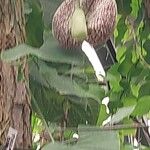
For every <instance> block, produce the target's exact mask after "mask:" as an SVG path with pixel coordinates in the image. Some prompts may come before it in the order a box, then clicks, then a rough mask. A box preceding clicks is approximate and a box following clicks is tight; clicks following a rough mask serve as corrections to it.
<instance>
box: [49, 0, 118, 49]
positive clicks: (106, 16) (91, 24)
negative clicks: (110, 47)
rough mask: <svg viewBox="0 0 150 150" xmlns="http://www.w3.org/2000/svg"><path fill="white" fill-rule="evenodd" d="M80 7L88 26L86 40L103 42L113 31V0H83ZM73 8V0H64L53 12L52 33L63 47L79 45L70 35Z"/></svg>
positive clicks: (114, 9) (114, 3)
mask: <svg viewBox="0 0 150 150" xmlns="http://www.w3.org/2000/svg"><path fill="white" fill-rule="evenodd" d="M82 7H83V10H84V12H85V15H86V21H87V22H86V23H87V28H88V37H87V39H86V40H87V41H88V42H89V43H90V44H92V45H94V46H95V45H98V44H102V43H103V42H105V41H106V40H107V39H108V38H109V37H110V36H111V34H112V32H113V31H114V27H115V22H116V15H117V7H116V2H115V0H83V2H82ZM74 9H75V0H65V1H63V2H62V4H61V5H60V6H59V8H58V9H57V11H56V12H55V14H54V17H53V21H52V25H53V34H54V36H55V38H56V39H57V40H58V42H59V44H60V45H61V46H63V47H65V48H74V47H77V46H79V45H80V42H79V41H76V40H75V39H74V38H73V37H72V36H71V29H70V25H69V22H70V17H71V16H72V14H73V12H74Z"/></svg>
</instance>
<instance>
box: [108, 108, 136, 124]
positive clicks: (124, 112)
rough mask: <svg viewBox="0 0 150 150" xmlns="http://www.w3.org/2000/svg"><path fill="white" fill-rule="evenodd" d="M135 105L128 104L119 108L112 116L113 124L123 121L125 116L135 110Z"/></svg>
mask: <svg viewBox="0 0 150 150" xmlns="http://www.w3.org/2000/svg"><path fill="white" fill-rule="evenodd" d="M134 108H135V106H128V107H123V108H120V109H118V111H117V112H116V114H114V115H113V116H112V119H111V122H110V123H111V124H115V123H119V122H120V121H122V120H123V119H124V118H125V117H128V116H129V115H130V114H131V113H132V112H133V110H134Z"/></svg>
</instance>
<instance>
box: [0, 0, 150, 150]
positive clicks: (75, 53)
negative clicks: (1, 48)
mask: <svg viewBox="0 0 150 150" xmlns="http://www.w3.org/2000/svg"><path fill="white" fill-rule="evenodd" d="M116 2H117V5H118V17H117V25H116V29H115V32H114V41H115V46H116V50H117V60H118V62H117V63H115V64H113V65H112V66H111V67H110V69H108V70H107V72H106V73H107V76H106V79H107V81H109V86H110V90H109V91H104V89H103V87H102V86H101V85H99V83H98V81H97V80H96V77H95V75H94V70H93V69H92V67H91V65H90V63H89V62H88V60H87V58H86V57H85V56H84V54H83V53H82V52H81V50H80V49H74V50H68V49H67V50H66V49H63V48H61V47H59V45H58V43H57V41H56V40H55V39H54V38H53V36H52V33H51V32H52V31H51V22H52V16H53V14H54V12H55V11H56V8H57V7H58V6H59V5H60V4H61V1H59V0H55V1H54V0H40V1H39V0H31V1H30V0H26V1H25V15H26V34H27V42H26V44H21V45H18V46H17V47H15V48H12V49H10V50H7V51H5V52H2V53H1V60H2V61H5V62H9V63H12V65H13V64H14V65H18V63H19V58H21V57H23V56H25V55H28V61H29V75H30V92H31V93H30V94H31V98H32V109H33V111H34V115H33V118H32V125H33V132H35V133H37V132H39V133H40V132H41V128H42V127H43V126H44V127H43V128H46V129H47V130H49V135H50V136H52V135H53V133H54V132H56V131H55V130H51V129H50V124H53V123H54V124H56V126H57V128H59V129H60V128H61V129H62V130H64V133H63V132H61V134H62V136H63V137H64V139H63V142H64V143H66V141H65V140H66V139H67V141H68V139H69V140H72V138H71V136H70V133H71V135H72V133H74V131H77V132H79V140H78V142H76V141H74V142H73V143H71V144H70V143H69V144H68V143H67V144H62V143H61V144H60V143H57V142H55V143H54V144H52V143H50V144H48V145H47V146H46V147H44V148H43V149H44V150H46V149H54V150H55V149H57V150H59V149H64V150H66V149H82V150H83V149H86V150H88V149H89V150H91V149H103V150H105V149H106V150H117V149H118V150H119V149H121V150H128V149H129V150H130V149H133V148H132V146H131V145H126V144H124V141H123V140H124V136H127V135H130V134H133V135H135V129H130V127H129V126H127V128H126V129H118V130H119V133H120V136H118V131H116V132H114V131H99V130H97V129H99V127H98V126H101V125H102V124H103V121H105V120H106V119H107V118H108V117H109V116H111V120H110V121H109V123H108V124H107V126H109V124H111V125H114V124H120V125H122V126H123V127H125V126H126V124H127V125H131V126H132V124H133V123H134V122H133V120H132V119H131V118H132V117H134V118H136V117H142V116H143V115H146V114H148V113H149V112H150V101H149V100H150V20H149V19H148V18H147V17H146V15H145V12H146V11H145V7H144V4H143V1H142V0H116ZM18 80H19V81H20V80H24V77H23V76H22V70H21V64H19V70H18ZM106 96H108V97H109V99H110V101H109V103H108V108H109V113H107V112H106V110H107V109H106V106H105V105H104V104H102V103H101V101H102V100H103V98H104V97H106ZM65 117H66V118H65ZM62 122H63V123H64V124H65V123H66V125H64V124H63V126H62ZM79 124H83V125H86V124H88V125H92V126H97V127H93V128H88V127H84V128H83V129H84V131H82V130H80V129H82V128H79V129H78V128H77V127H78V126H79ZM41 126H42V127H41ZM38 128H39V130H38ZM91 129H92V130H91ZM70 138H71V139H70ZM52 139H53V137H51V140H52ZM120 141H121V142H120ZM119 144H120V145H119ZM119 146H120V147H119ZM141 149H146V148H141Z"/></svg>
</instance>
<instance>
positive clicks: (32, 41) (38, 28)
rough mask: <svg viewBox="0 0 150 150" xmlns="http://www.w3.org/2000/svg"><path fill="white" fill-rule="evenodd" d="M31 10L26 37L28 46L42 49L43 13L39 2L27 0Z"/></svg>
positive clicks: (37, 0) (28, 16) (27, 21)
mask: <svg viewBox="0 0 150 150" xmlns="http://www.w3.org/2000/svg"><path fill="white" fill-rule="evenodd" d="M26 3H27V4H28V5H29V8H30V9H31V10H32V11H31V12H30V13H29V14H28V15H27V16H26V36H27V44H29V45H31V46H34V47H40V46H41V45H42V43H43V31H44V23H43V19H42V17H43V12H42V8H41V5H40V2H39V0H32V1H30V0H26Z"/></svg>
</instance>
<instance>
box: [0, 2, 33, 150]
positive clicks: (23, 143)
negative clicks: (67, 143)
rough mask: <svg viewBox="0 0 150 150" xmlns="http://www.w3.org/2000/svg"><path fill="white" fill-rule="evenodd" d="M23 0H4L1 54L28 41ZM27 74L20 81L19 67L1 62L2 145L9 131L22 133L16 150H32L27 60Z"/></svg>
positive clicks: (0, 11) (0, 7)
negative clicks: (13, 130)
mask: <svg viewBox="0 0 150 150" xmlns="http://www.w3.org/2000/svg"><path fill="white" fill-rule="evenodd" d="M23 8H24V7H23V0H0V52H2V51H4V50H5V49H8V48H11V47H14V46H16V45H18V44H20V43H23V42H24V41H25V21H24V9H23ZM19 62H20V63H21V64H22V67H21V70H22V73H23V74H24V79H23V80H19V81H18V80H17V77H18V68H19V67H18V66H17V65H16V66H14V65H11V64H8V63H5V62H2V61H0V144H3V145H4V144H5V142H6V141H5V140H6V136H7V133H8V129H9V127H13V128H14V129H16V130H17V131H18V135H17V139H16V143H15V149H19V150H21V149H23V150H24V149H31V126H30V123H31V105H30V97H29V95H28V90H27V84H26V83H27V82H26V81H28V66H27V63H26V58H22V59H21V60H20V61H19Z"/></svg>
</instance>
